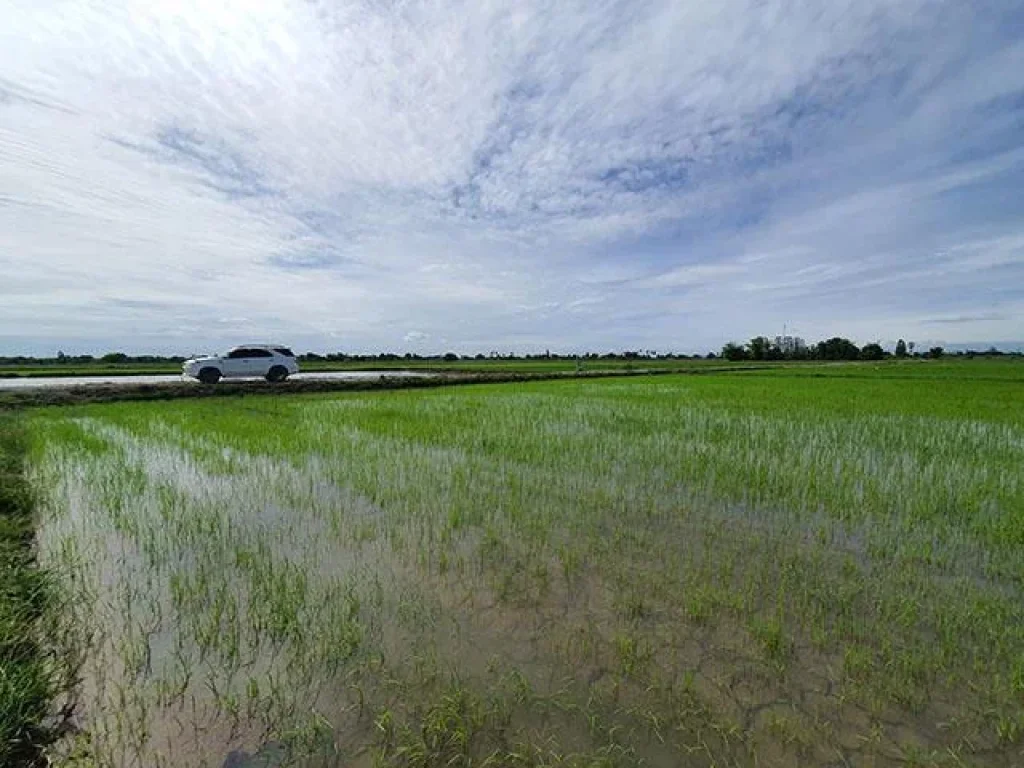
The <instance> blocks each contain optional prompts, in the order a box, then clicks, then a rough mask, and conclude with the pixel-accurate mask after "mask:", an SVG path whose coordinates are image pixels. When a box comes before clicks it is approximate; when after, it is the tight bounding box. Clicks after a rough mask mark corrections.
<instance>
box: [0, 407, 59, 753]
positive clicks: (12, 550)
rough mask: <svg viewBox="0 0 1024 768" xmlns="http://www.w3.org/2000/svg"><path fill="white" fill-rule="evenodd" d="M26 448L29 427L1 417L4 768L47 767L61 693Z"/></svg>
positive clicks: (0, 741) (0, 716)
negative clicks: (48, 643)
mask: <svg viewBox="0 0 1024 768" xmlns="http://www.w3.org/2000/svg"><path fill="white" fill-rule="evenodd" d="M25 447H26V446H25V433H24V429H23V425H22V424H21V423H20V422H19V420H18V419H16V418H15V417H12V416H5V415H0V765H35V764H37V763H38V764H42V757H41V752H40V750H41V748H43V747H44V746H45V745H46V744H47V743H48V742H49V741H50V740H51V738H52V736H53V734H52V731H51V730H50V729H49V728H48V724H47V718H48V716H49V715H50V714H51V700H52V699H53V697H54V696H55V695H56V694H57V692H58V685H57V681H56V677H55V675H54V667H53V665H52V664H50V663H48V660H47V659H46V657H45V650H44V648H43V647H42V643H41V641H42V635H43V631H42V628H41V622H42V620H43V617H44V614H45V613H46V612H47V610H48V609H49V608H50V607H51V603H52V597H53V595H52V590H51V587H50V584H49V581H48V578H47V574H45V573H44V572H43V571H41V570H40V569H39V568H38V567H36V562H35V552H34V544H33V519H32V493H31V490H30V488H29V486H28V482H27V481H26V479H25V477H24V474H23V460H24V454H25Z"/></svg>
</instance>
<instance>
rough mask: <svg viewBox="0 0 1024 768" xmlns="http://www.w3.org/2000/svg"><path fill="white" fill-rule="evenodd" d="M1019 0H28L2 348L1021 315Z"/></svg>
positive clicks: (9, 41)
mask: <svg viewBox="0 0 1024 768" xmlns="http://www.w3.org/2000/svg"><path fill="white" fill-rule="evenodd" d="M1012 10H1013V9H1011V8H1004V9H1000V8H980V7H973V6H970V5H968V4H964V3H960V2H956V1H955V0H912V1H911V2H907V1H906V0H861V1H860V2H853V1H852V0H844V1H843V2H834V3H827V4H824V5H822V4H820V3H809V2H808V3H782V2H768V3H765V2H754V0H727V1H725V2H719V3H710V4H709V3H702V2H696V0H693V1H692V2H691V1H687V2H676V1H671V0H663V1H661V0H657V1H656V0H645V1H640V2H629V3H623V2H619V1H618V0H602V1H601V2H583V1H582V0H578V1H573V2H566V3H556V4H551V3H541V2H517V3H511V2H496V1H494V0H484V2H474V3H468V2H467V3H456V4H455V5H452V4H451V3H448V2H445V3H442V2H440V0H419V1H414V2H409V3H403V4H387V3H386V4H381V3H371V2H365V3H362V2H339V3H318V2H312V3H296V2H290V0H266V1H264V2H259V3H251V2H242V0H230V1H229V2H222V3H207V2H198V0H196V1H195V2H191V3H189V2H169V1H168V2H147V3H142V2H123V3H93V2H87V1H86V0H69V1H68V2H64V3H54V2H36V1H35V0H32V1H31V2H28V1H27V0H17V1H15V0H8V8H7V10H5V12H4V19H5V23H4V25H3V26H2V27H0V73H2V74H0V167H2V168H3V173H2V174H0V275H2V276H3V277H4V279H3V283H2V285H0V294H2V297H3V302H2V305H0V351H2V349H7V348H9V349H10V350H11V351H20V350H26V351H43V352H45V351H51V347H55V346H62V347H65V348H71V347H72V346H75V345H77V346H79V347H81V348H83V349H104V348H110V347H115V346H119V347H128V348H132V349H143V348H159V349H166V350H173V349H177V348H179V347H180V345H181V344H182V343H183V341H182V339H183V337H187V336H188V335H189V334H193V333H198V334H200V335H201V336H202V337H203V338H202V340H201V341H202V342H203V343H204V344H206V345H219V344H222V343H228V342H230V341H231V340H232V339H231V337H232V336H233V335H235V334H239V333H243V334H244V335H246V336H261V335H268V336H271V335H272V336H273V337H275V338H281V339H285V340H288V339H295V340H296V341H295V344H296V345H297V346H303V347H311V348H316V347H325V346H327V345H336V344H339V343H341V344H344V345H345V346H346V347H347V348H356V349H379V348H385V347H390V348H398V347H401V346H402V345H403V344H412V343H414V342H420V341H425V339H419V338H415V339H414V338H409V337H410V336H411V334H413V333H420V332H421V331H412V332H410V331H408V329H409V328H417V329H420V328H422V329H426V330H424V331H422V332H423V333H428V332H429V334H430V337H431V338H436V339H441V338H443V339H444V340H445V343H451V344H452V345H453V346H456V347H459V348H460V349H463V350H467V349H470V348H472V349H473V350H474V351H475V350H476V349H477V348H479V349H483V350H485V351H486V350H489V349H491V348H502V349H504V348H512V347H520V348H521V347H522V346H523V345H526V344H536V345H537V346H539V347H547V346H550V347H552V348H556V347H558V346H559V345H562V346H565V347H570V346H572V347H577V348H579V347H587V346H594V347H605V348H606V347H622V346H633V347H639V346H644V347H651V346H653V347H660V348H665V347H672V348H699V347H702V346H704V345H717V344H718V343H720V342H721V341H722V340H724V339H725V338H728V337H730V336H747V335H752V334H754V333H759V332H765V331H767V330H770V327H774V326H778V325H781V324H782V323H783V322H787V321H788V322H797V323H800V324H803V325H804V326H806V328H807V331H806V332H807V334H808V335H817V333H822V334H824V333H832V332H845V333H854V330H852V329H854V328H856V329H859V331H858V332H863V333H866V334H868V335H869V336H871V335H879V336H880V335H882V334H883V333H884V332H885V331H886V330H888V327H889V326H888V324H890V323H896V324H900V323H902V324H907V325H910V324H912V323H926V322H927V318H935V317H940V316H947V315H948V316H950V317H957V316H967V315H973V314H976V313H975V312H974V311H973V310H971V307H972V306H978V305H979V304H980V305H984V304H987V305H988V309H989V310H990V311H991V312H994V313H995V314H996V315H999V317H1001V318H1002V319H998V318H993V319H991V320H988V321H986V323H988V325H985V326H984V330H985V332H991V333H993V334H996V335H997V336H1001V337H1006V336H1007V335H1012V334H1013V333H1017V334H1018V335H1019V330H1020V324H1019V317H1020V316H1019V314H1016V310H1015V308H1016V307H1019V305H1020V303H1021V291H1022V290H1024V289H1022V288H1020V287H1016V288H1014V287H1013V286H1014V285H1016V286H1021V285H1024V267H1022V265H1021V262H1020V258H1019V254H1020V250H1019V247H1018V245H1015V243H1018V240H1019V238H1020V237H1022V236H1024V216H1022V214H1021V211H1020V210H1019V206H1017V207H1014V206H1013V205H1012V204H1011V203H1010V202H1008V201H1007V197H1006V196H1007V195H1009V194H1012V190H1014V189H1019V187H1020V183H1021V181H1022V177H1024V167H1022V156H1021V152H1022V151H1024V149H1022V147H1021V139H1020V136H1021V133H1020V130H1019V126H1020V124H1021V120H1022V113H1024V106H1022V103H1021V98H1020V94H1021V93H1022V92H1024V74H1022V73H1024V68H1022V67H1021V66H1019V65H1020V62H1021V59H1022V55H1024V53H1022V51H1024V47H1022V46H1021V44H1020V43H1019V41H1016V40H1014V39H1013V36H1012V34H1010V33H1009V32H1008V31H1007V30H1011V29H1012V28H1013V26H1012V24H1008V23H1007V18H1005V17H1004V15H1003V11H1006V12H1007V13H1009V12H1011V11H1012ZM1018 19H1019V16H1018ZM907 284H913V285H914V287H915V290H914V291H913V292H908V291H906V290H901V289H898V288H897V287H896V286H904V285H907ZM982 296H984V297H985V300H984V301H980V300H979V299H980V297H982ZM996 310H998V311H996ZM225 317H226V318H246V320H245V322H241V321H239V322H234V323H222V322H219V318H225ZM581 318H585V319H586V321H587V322H586V324H585V325H584V324H583V323H581ZM970 325H971V328H970V329H969V330H964V331H963V332H964V333H973V332H975V331H976V330H977V329H978V328H979V324H978V323H971V324H970ZM952 330H953V326H952V325H951V324H946V331H947V333H950V332H952Z"/></svg>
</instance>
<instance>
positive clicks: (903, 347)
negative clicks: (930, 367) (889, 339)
mask: <svg viewBox="0 0 1024 768" xmlns="http://www.w3.org/2000/svg"><path fill="white" fill-rule="evenodd" d="M906 356H907V342H905V341H904V340H903V339H900V340H899V341H897V342H896V357H906Z"/></svg>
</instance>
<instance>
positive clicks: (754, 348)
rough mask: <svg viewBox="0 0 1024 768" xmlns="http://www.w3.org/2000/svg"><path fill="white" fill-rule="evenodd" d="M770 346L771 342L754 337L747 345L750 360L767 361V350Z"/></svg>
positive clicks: (760, 337)
mask: <svg viewBox="0 0 1024 768" xmlns="http://www.w3.org/2000/svg"><path fill="white" fill-rule="evenodd" d="M770 346H771V342H770V341H768V339H766V338H765V337H764V336H755V337H754V338H752V339H751V340H750V343H749V344H747V348H748V349H749V350H750V359H751V360H767V359H768V349H769V347H770Z"/></svg>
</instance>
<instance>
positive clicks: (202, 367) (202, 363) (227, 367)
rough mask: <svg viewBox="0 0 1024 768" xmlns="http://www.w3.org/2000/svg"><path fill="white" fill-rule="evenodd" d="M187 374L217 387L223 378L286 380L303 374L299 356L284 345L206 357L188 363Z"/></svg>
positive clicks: (184, 367) (184, 368)
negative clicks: (300, 371) (296, 358)
mask: <svg viewBox="0 0 1024 768" xmlns="http://www.w3.org/2000/svg"><path fill="white" fill-rule="evenodd" d="M181 372H182V374H183V375H185V376H188V377H190V378H193V379H199V381H201V382H202V383H203V384H216V383H217V382H218V381H220V380H221V379H236V378H253V377H257V376H261V377H263V378H265V379H266V380H267V381H273V382H278V381H284V380H285V379H287V378H288V377H289V376H291V375H292V374H293V373H298V372H299V364H298V363H297V362H296V361H295V354H294V353H293V352H292V351H291V350H290V349H288V347H285V346H282V345H280V344H247V345H246V346H244V347H235V348H234V349H229V350H228V351H227V352H225V353H223V354H220V355H206V356H204V357H193V358H191V359H189V360H186V361H185V363H184V364H183V365H182V367H181Z"/></svg>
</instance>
